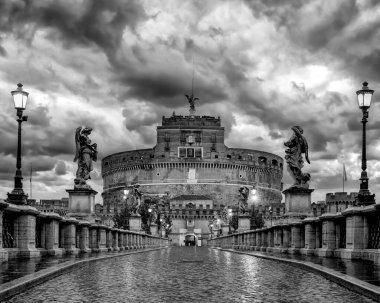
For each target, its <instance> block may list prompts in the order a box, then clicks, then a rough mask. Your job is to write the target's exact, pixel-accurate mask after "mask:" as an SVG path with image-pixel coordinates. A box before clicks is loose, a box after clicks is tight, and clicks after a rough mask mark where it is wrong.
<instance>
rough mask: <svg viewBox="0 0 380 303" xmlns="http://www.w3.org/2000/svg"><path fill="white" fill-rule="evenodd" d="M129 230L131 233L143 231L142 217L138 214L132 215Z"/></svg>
mask: <svg viewBox="0 0 380 303" xmlns="http://www.w3.org/2000/svg"><path fill="white" fill-rule="evenodd" d="M129 230H131V231H137V232H140V231H141V216H140V215H138V214H135V215H131V216H130V217H129Z"/></svg>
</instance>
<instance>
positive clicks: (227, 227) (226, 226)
mask: <svg viewBox="0 0 380 303" xmlns="http://www.w3.org/2000/svg"><path fill="white" fill-rule="evenodd" d="M229 231H230V225H229V224H225V223H222V235H223V236H226V235H228V233H229Z"/></svg>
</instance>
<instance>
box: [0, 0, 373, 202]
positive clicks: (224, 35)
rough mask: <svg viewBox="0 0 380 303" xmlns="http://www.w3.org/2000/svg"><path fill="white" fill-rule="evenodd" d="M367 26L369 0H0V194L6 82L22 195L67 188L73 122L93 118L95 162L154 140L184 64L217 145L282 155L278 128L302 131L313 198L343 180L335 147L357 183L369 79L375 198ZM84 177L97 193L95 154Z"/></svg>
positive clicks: (177, 104) (7, 170) (177, 93)
mask: <svg viewBox="0 0 380 303" xmlns="http://www.w3.org/2000/svg"><path fill="white" fill-rule="evenodd" d="M379 25H380V5H379V4H377V1H375V0H373V1H369V0H368V1H367V0H356V1H354V0H352V1H351V0H336V1H327V0H316V1H314V0H313V1H305V0H292V1H290V0H289V1H285V0H284V1H275V0H262V1H259V0H257V1H254V0H253V1H238V0H236V1H203V0H199V1H182V0H181V1H179V0H177V1H170V0H169V1H168V0H165V1H163V0H162V1H153V0H146V1H108V0H97V1H90V0H87V1H86V0H83V1H79V0H78V1H74V0H71V1H69V0H60V1H57V0H54V1H53V0H51V1H48V0H46V1H38V0H35V1H28V0H24V1H22V0H15V1H13V0H11V1H1V2H0V66H1V69H0V100H1V101H0V102H1V111H0V198H6V193H7V192H9V191H11V190H12V188H13V176H14V171H15V162H16V160H15V154H16V126H17V123H16V121H15V110H14V108H13V101H12V98H11V95H10V91H11V90H13V89H15V88H16V83H18V82H22V83H23V84H24V88H25V89H26V90H27V91H28V92H29V93H30V98H29V101H28V106H27V110H26V112H25V114H27V115H29V120H28V122H27V123H24V124H23V172H24V176H25V180H24V181H25V182H24V187H25V189H26V191H27V192H28V193H29V169H30V168H29V167H30V164H31V163H33V170H34V172H33V198H36V199H46V198H61V197H64V196H66V195H67V194H66V192H65V189H67V188H72V186H73V178H74V172H75V170H76V165H75V164H74V163H73V157H74V131H75V129H76V127H77V126H79V125H89V126H92V127H93V128H94V131H93V134H92V140H93V142H96V143H97V144H98V148H99V152H100V157H99V158H100V159H101V158H103V157H104V156H106V155H109V154H111V153H115V152H119V151H124V150H131V149H137V148H147V147H152V146H153V145H154V144H155V128H156V126H157V125H158V124H159V123H160V121H161V117H162V116H163V115H166V116H168V115H171V113H172V112H173V111H175V112H176V113H177V114H187V113H188V104H187V101H186V99H185V97H184V96H183V94H184V93H188V92H189V91H190V89H191V76H192V69H193V65H194V70H195V92H196V95H197V96H198V97H199V98H200V102H199V103H198V106H197V114H200V115H203V114H204V115H215V116H221V117H222V121H223V124H224V125H225V127H226V138H227V140H226V144H227V145H228V146H231V147H243V148H251V149H258V150H266V151H269V152H273V153H276V154H278V155H281V156H283V155H284V147H283V142H284V141H285V140H287V139H288V138H289V136H290V134H291V132H290V131H289V129H290V127H291V126H293V125H301V126H302V127H303V128H304V130H305V132H304V134H305V136H306V138H307V139H308V141H309V148H310V155H309V157H310V160H311V165H308V164H307V165H305V169H304V170H305V171H308V172H310V173H311V175H312V187H313V188H315V192H314V194H313V197H312V200H313V201H317V200H322V199H323V198H324V196H325V194H326V193H327V192H335V191H341V190H342V177H341V174H342V156H344V159H345V160H344V161H345V163H346V167H347V174H348V179H349V180H348V182H347V183H346V189H347V190H348V191H357V189H358V181H357V180H358V179H359V177H360V159H361V155H360V153H361V123H360V120H361V112H360V110H359V109H358V107H357V101H356V95H355V91H356V90H358V89H360V88H361V83H362V82H363V80H367V81H368V82H369V84H370V87H371V88H373V89H374V90H375V91H377V92H375V95H374V100H373V106H372V107H371V110H370V120H369V123H368V129H369V130H368V136H367V140H368V160H369V161H368V173H369V177H370V179H371V181H370V186H371V190H372V191H373V192H375V193H376V194H377V196H378V199H380V162H379V161H380V121H379V117H380V73H379V68H380V43H379V41H380V26H379ZM193 62H194V63H193ZM290 182H291V180H290V177H289V175H288V173H287V172H286V171H285V172H284V183H285V186H286V185H287V184H289V183H290ZM90 184H91V185H92V186H93V187H94V188H95V189H96V190H98V191H99V192H101V191H102V179H101V172H100V162H98V163H97V164H96V166H95V172H94V173H93V179H92V181H91V182H90ZM97 202H101V197H100V194H99V195H98V196H97Z"/></svg>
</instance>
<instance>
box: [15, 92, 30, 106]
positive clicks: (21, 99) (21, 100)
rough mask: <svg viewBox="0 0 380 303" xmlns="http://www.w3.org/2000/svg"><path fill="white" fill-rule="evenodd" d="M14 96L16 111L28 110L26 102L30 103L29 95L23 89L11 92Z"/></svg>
mask: <svg viewBox="0 0 380 303" xmlns="http://www.w3.org/2000/svg"><path fill="white" fill-rule="evenodd" d="M11 94H12V96H13V102H14V104H15V108H16V109H21V110H24V109H25V108H26V101H28V95H29V94H28V93H27V92H25V91H23V90H22V89H21V90H19V89H17V90H15V91H13V92H11Z"/></svg>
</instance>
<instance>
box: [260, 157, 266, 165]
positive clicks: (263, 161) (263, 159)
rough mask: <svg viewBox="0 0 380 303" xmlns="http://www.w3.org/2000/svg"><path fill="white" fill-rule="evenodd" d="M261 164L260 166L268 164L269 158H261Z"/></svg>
mask: <svg viewBox="0 0 380 303" xmlns="http://www.w3.org/2000/svg"><path fill="white" fill-rule="evenodd" d="M259 163H260V164H264V165H265V164H267V158H265V157H259Z"/></svg>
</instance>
